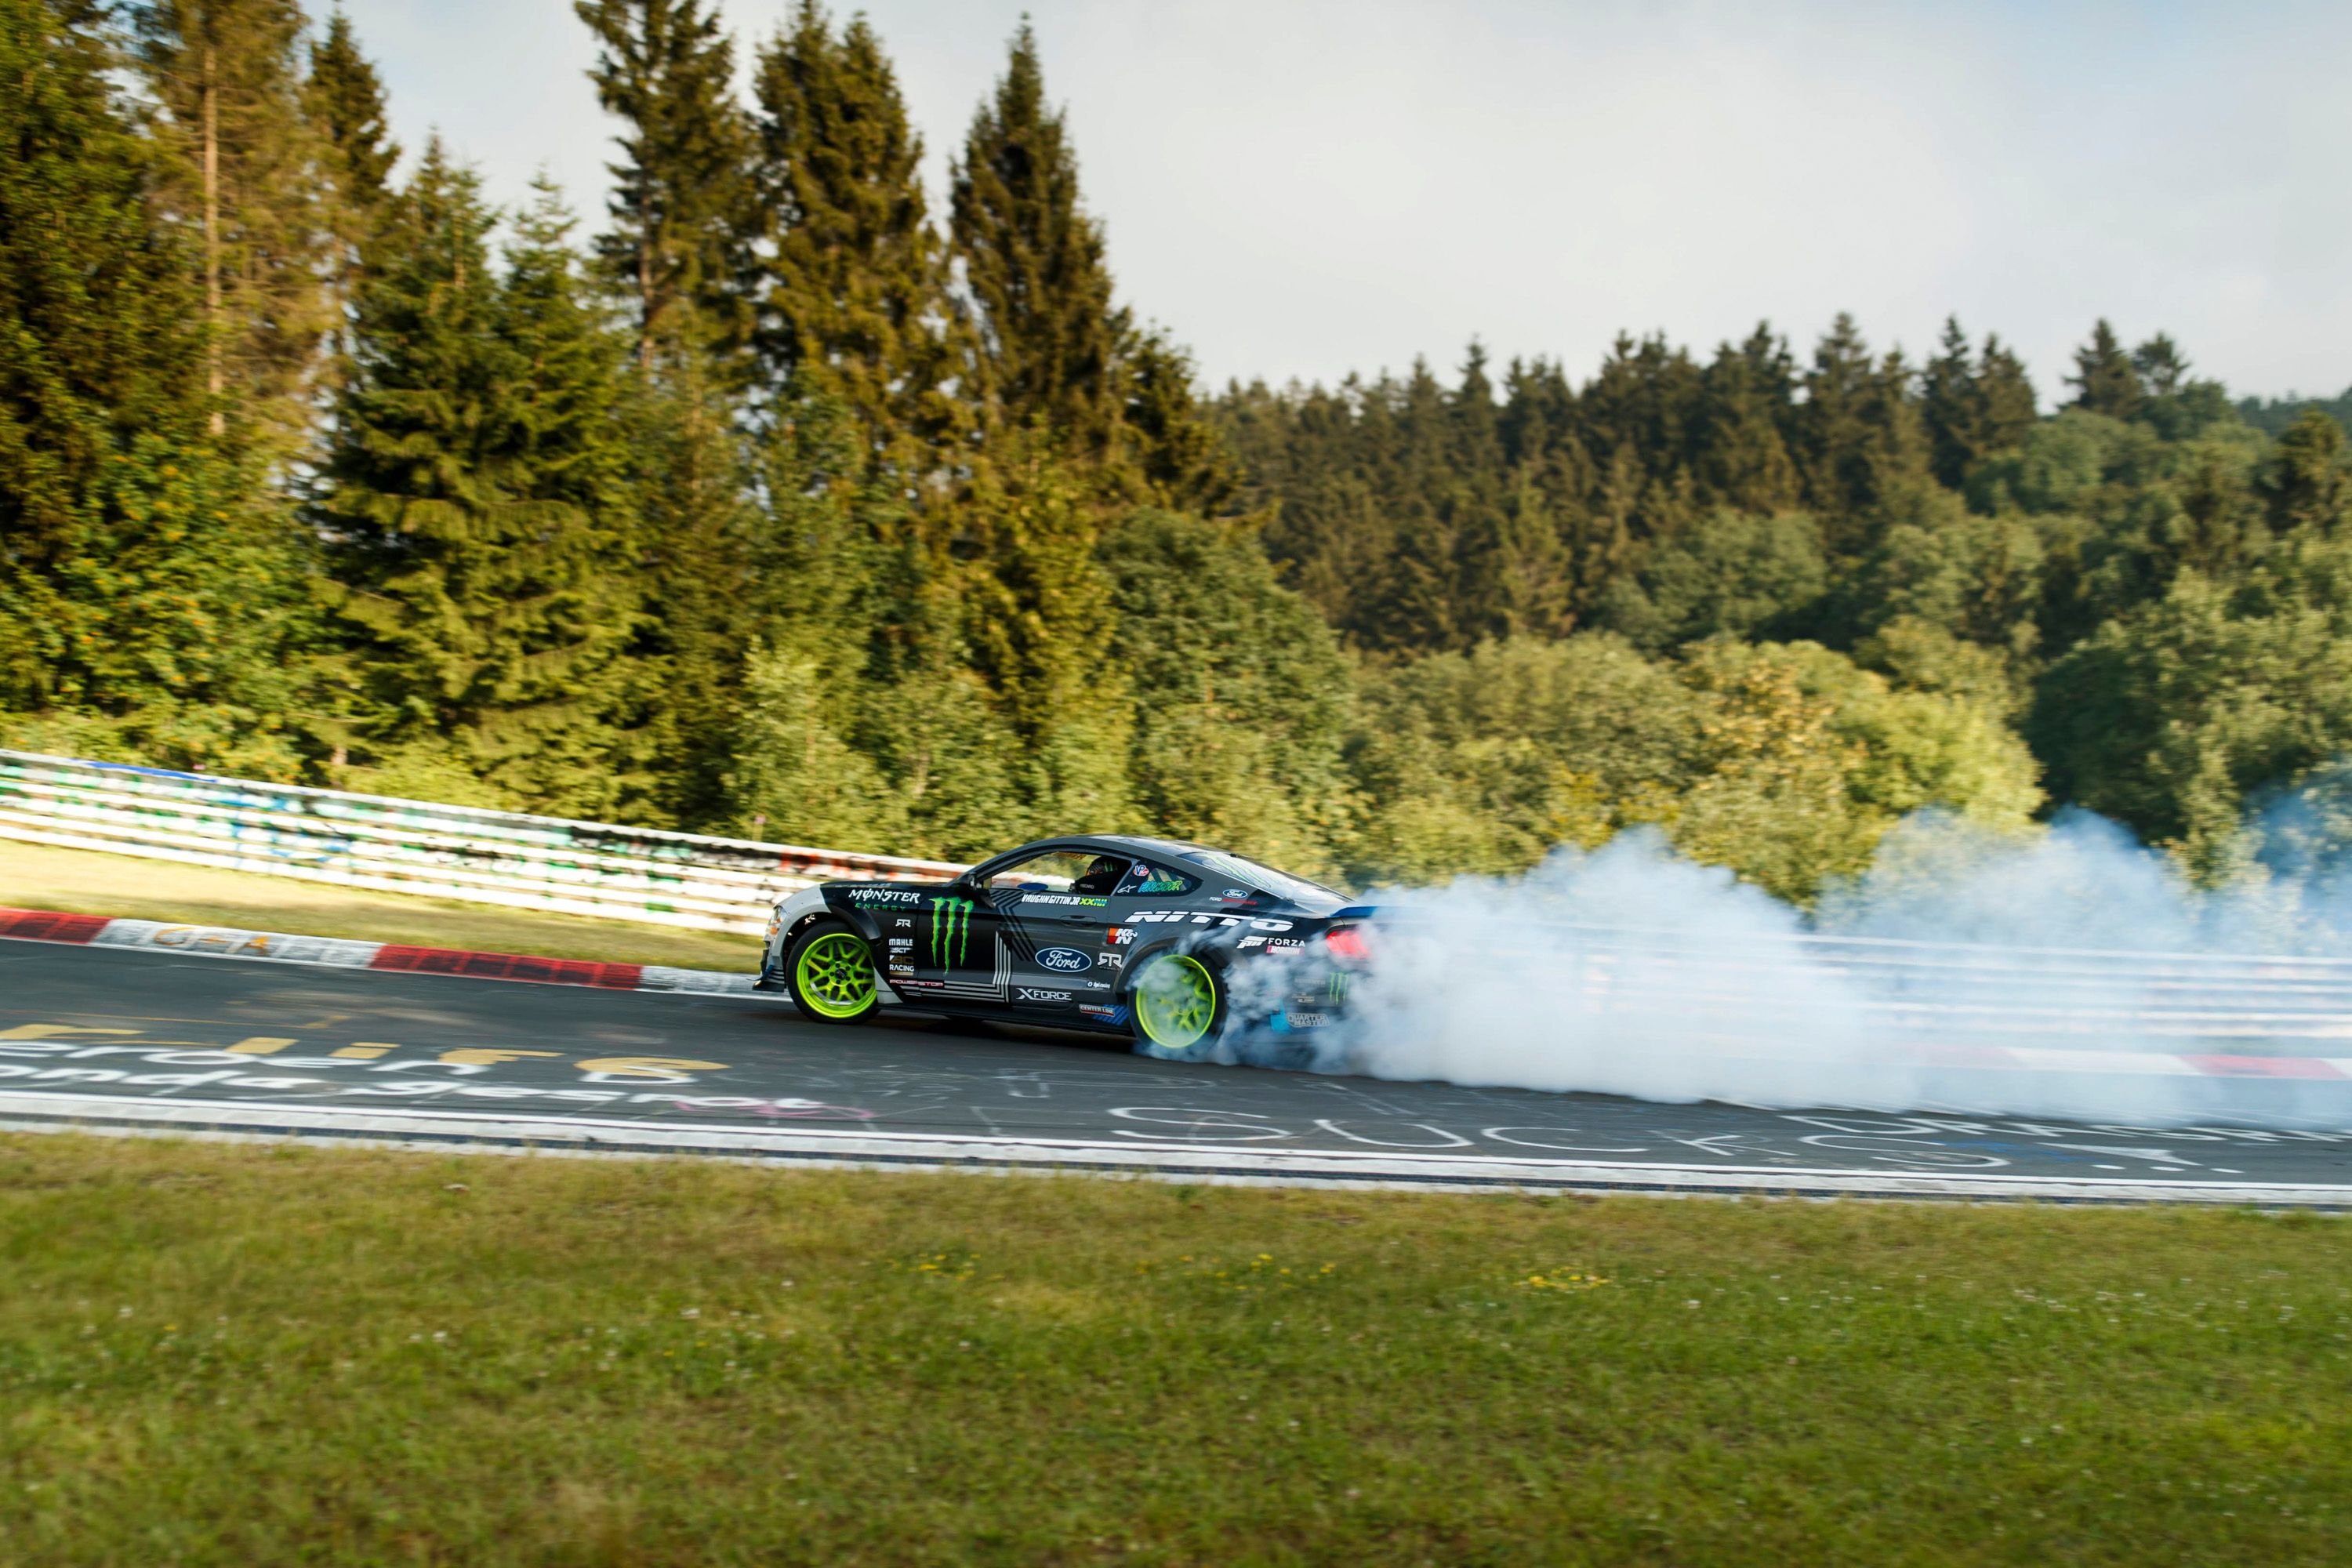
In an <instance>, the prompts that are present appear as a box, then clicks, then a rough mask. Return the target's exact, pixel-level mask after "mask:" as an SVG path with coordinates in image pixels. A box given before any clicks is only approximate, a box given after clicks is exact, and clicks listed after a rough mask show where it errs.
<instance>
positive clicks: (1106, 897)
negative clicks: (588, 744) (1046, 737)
mask: <svg viewBox="0 0 2352 1568" xmlns="http://www.w3.org/2000/svg"><path fill="white" fill-rule="evenodd" d="M1372 913H1373V911H1372V910H1370V908H1366V907H1361V906H1350V905H1349V901H1348V900H1347V898H1346V897H1345V896H1344V895H1342V894H1339V893H1336V892H1333V891H1332V890H1331V889H1328V888H1324V887H1318V886H1317V885H1316V884H1315V883H1313V882H1309V881H1307V880H1305V879H1302V878H1298V877H1293V876H1291V875H1289V874H1288V873H1286V872H1283V871H1277V870H1275V869H1274V868H1271V867H1268V866H1261V865H1258V864H1256V863H1255V862H1254V861H1250V860H1245V859H1244V858H1241V857H1240V856H1238V855H1230V854H1227V853H1226V852H1224V851H1223V850H1221V849H1209V848H1204V847H1202V846H1200V845H1197V844H1179V843H1174V842H1171V841H1170V840H1167V839H1160V838H1130V837H1120V836H1103V837H1076V838H1048V839H1044V840H1042V841H1040V842H1038V843H1035V844H1026V845H1024V846H1022V847H1020V848H1018V849H1012V850H1007V851H1006V852H1005V853H1003V854H1002V855H999V856H997V857H996V858H993V859H992V860H984V861H982V863H981V864H979V865H977V866H975V867H973V868H971V870H969V871H966V872H965V873H964V874H963V875H962V876H961V877H959V878H957V879H955V880H954V881H951V882H946V883H939V882H826V883H823V884H821V885H819V886H817V887H814V888H803V889H801V890H800V891H798V892H796V893H793V894H792V895H791V896H789V897H787V898H785V899H783V900H781V901H779V902H778V903H777V905H776V910H775V913H774V915H773V916H772V917H771V919H770V920H769V922H768V936H767V947H766V951H765V952H764V954H763V956H762V959H761V969H760V979H759V983H758V984H759V988H760V989H761V990H762V991H779V992H784V993H786V994H790V995H791V997H792V999H793V1003H794V1004H795V1005H798V1006H799V1008H800V1010H801V1012H802V1013H803V1014H804V1015H806V1016H808V1017H811V1018H814V1019H820V1020H823V1021H824V1022H827V1023H835V1024H849V1023H856V1022H857V1021H859V1020H861V1019H865V1018H868V1017H871V1016H873V1015H874V1013H875V1012H876V1011H877V1009H878V1008H881V1007H886V1006H905V1007H908V1008H910V1009H913V1010H916V1011H919V1012H925V1013H949V1014H959V1015H963V1016H975V1017H982V1018H992V1019H996V1020H999V1021H1001V1022H1005V1023H1022V1024H1035V1025H1043V1026H1049V1027H1054V1028H1065V1029H1087V1030H1096V1031H1099V1032H1102V1033H1106V1034H1120V1035H1129V1036H1131V1037H1132V1038H1133V1039H1134V1041H1135V1047H1136V1049H1137V1050H1139V1051H1140V1052H1142V1053H1143V1054H1144V1055H1146V1056H1154V1057H1162V1058H1168V1059H1171V1060H1176V1061H1192V1060H1201V1059H1204V1058H1208V1057H1210V1056H1211V1055H1213V1053H1214V1052H1215V1051H1216V1049H1217V1047H1218V1046H1219V1043H1220V1042H1221V1041H1225V1040H1228V1039H1233V1038H1237V1037H1242V1036H1244V1035H1248V1034H1255V1033H1261V1032H1264V1033H1272V1034H1275V1035H1285V1034H1289V1033H1291V1032H1293V1031H1297V1030H1306V1029H1315V1028H1320V1027H1322V1026H1326V1025H1328V1024H1331V1023H1333V1022H1335V1021H1337V1019H1338V1017H1339V1013H1340V1011H1341V1009H1342V1008H1343V1007H1344V1006H1345V1005H1346V1002H1347V995H1348V985H1349V976H1350V973H1352V972H1353V971H1354V970H1355V969H1356V968H1358V967H1359V966H1360V964H1361V963H1362V961H1363V960H1364V958H1365V957H1366V956H1367V952H1366V949H1365V945H1364V934H1363V931H1362V930H1361V929H1360V928H1361V926H1362V923H1363V922H1364V921H1366V920H1367V919H1369V918H1370V916H1371V914H1372Z"/></svg>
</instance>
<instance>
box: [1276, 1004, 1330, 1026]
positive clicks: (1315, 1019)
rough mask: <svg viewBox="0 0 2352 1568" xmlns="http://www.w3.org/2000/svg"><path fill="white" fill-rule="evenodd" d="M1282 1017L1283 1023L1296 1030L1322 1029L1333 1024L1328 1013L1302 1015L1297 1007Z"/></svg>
mask: <svg viewBox="0 0 2352 1568" xmlns="http://www.w3.org/2000/svg"><path fill="white" fill-rule="evenodd" d="M1283 1021H1284V1022H1285V1023H1286V1024H1288V1025H1289V1026H1291V1027H1292V1028H1294V1029H1320V1028H1322V1027H1324V1026H1327V1025H1328V1024H1329V1023H1330V1022H1331V1015H1330V1014H1328V1013H1302V1012H1300V1011H1299V1010H1298V1009H1297V1008H1296V1007H1294V1008H1292V1009H1291V1010H1290V1011H1289V1012H1287V1013H1285V1014H1284V1015H1283Z"/></svg>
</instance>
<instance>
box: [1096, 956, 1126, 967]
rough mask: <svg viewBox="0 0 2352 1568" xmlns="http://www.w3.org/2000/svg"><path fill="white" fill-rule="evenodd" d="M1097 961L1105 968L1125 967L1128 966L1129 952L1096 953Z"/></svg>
mask: <svg viewBox="0 0 2352 1568" xmlns="http://www.w3.org/2000/svg"><path fill="white" fill-rule="evenodd" d="M1095 963H1097V964H1098V965H1100V966H1101V967H1102V968H1105V969H1125V968H1126V967H1127V954H1125V953H1123V952H1098V953H1096V954H1095Z"/></svg>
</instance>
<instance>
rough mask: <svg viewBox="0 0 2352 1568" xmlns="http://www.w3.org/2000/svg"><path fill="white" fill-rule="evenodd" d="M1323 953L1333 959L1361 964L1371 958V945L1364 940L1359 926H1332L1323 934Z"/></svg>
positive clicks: (1362, 930) (1362, 929)
mask: <svg viewBox="0 0 2352 1568" xmlns="http://www.w3.org/2000/svg"><path fill="white" fill-rule="evenodd" d="M1323 948H1324V951H1325V952H1328V953H1330V954H1331V956H1332V957H1334V958H1345V959H1349V960H1351V961H1353V962H1354V963H1363V962H1365V961H1366V960H1368V959H1370V957H1371V956H1372V948H1371V944H1370V942H1366V941H1365V940H1364V928H1363V927H1361V926H1333V927H1332V928H1331V929H1330V930H1329V931H1325V932H1324V933H1323Z"/></svg>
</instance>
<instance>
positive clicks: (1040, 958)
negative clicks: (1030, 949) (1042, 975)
mask: <svg viewBox="0 0 2352 1568" xmlns="http://www.w3.org/2000/svg"><path fill="white" fill-rule="evenodd" d="M1037 967H1038V968H1040V969H1051V970H1054V971H1056V972H1057V973H1063V974H1076V973H1077V972H1078V971H1080V970H1082V969H1092V968H1093V967H1094V963H1093V961H1092V960H1090V959H1088V958H1087V955H1086V954H1085V953H1083V952H1079V951H1078V950H1077V949H1076V948H1075V947H1041V948H1039V949H1038V950H1037Z"/></svg>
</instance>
